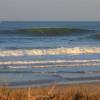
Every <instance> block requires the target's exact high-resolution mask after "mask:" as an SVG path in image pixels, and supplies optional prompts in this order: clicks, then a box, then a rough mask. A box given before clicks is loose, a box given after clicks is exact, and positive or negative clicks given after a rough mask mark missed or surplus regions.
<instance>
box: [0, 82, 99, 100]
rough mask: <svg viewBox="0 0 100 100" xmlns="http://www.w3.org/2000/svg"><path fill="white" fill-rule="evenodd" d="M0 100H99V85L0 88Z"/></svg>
mask: <svg viewBox="0 0 100 100" xmlns="http://www.w3.org/2000/svg"><path fill="white" fill-rule="evenodd" d="M0 100H100V84H99V83H96V84H84V85H83V84H81V85H78V84H77V85H67V86H64V85H62V86H56V85H53V86H49V87H35V88H5V87H1V88H0Z"/></svg>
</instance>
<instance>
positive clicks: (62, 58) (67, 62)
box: [0, 22, 100, 86]
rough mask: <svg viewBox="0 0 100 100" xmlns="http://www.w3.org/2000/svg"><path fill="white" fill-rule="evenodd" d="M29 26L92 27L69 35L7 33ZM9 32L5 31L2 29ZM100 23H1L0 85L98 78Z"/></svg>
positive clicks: (70, 81)
mask: <svg viewBox="0 0 100 100" xmlns="http://www.w3.org/2000/svg"><path fill="white" fill-rule="evenodd" d="M26 28H27V29H28V28H76V29H88V30H95V32H94V31H93V32H92V31H91V32H89V33H84V32H83V33H78V34H79V35H70V36H67V35H66V36H52V37H51V36H45V37H44V36H32V35H30V34H28V33H27V35H25V34H23V33H22V34H17V33H15V32H14V31H13V32H14V33H10V32H11V31H12V30H18V29H26ZM5 30H6V31H8V30H10V31H8V32H9V34H8V32H5V33H4V31H5ZM99 31H100V22H0V84H1V85H10V86H27V85H33V86H37V85H38V86H41V85H48V84H55V83H56V84H69V83H77V82H78V83H79V82H94V81H95V82H97V81H100V40H98V39H94V38H87V36H90V35H93V34H96V33H99Z"/></svg>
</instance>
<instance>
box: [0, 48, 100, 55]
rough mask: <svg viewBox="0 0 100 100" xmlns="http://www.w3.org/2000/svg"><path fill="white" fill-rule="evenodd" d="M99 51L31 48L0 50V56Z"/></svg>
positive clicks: (90, 49) (89, 49) (75, 53)
mask: <svg viewBox="0 0 100 100" xmlns="http://www.w3.org/2000/svg"><path fill="white" fill-rule="evenodd" d="M95 53H100V47H73V48H55V49H32V50H20V49H19V50H0V57H5V56H15V57H16V56H42V55H67V54H73V55H79V54H95Z"/></svg>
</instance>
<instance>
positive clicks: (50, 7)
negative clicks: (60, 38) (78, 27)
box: [0, 0, 100, 21]
mask: <svg viewBox="0 0 100 100" xmlns="http://www.w3.org/2000/svg"><path fill="white" fill-rule="evenodd" d="M0 20H1V21H2V20H15V21H17V20H33V21H44V20H50V21H54V20H55V21H56V20H57V21H63V20H66V21H78V20H79V21H87V20H88V21H95V20H99V21H100V0H0Z"/></svg>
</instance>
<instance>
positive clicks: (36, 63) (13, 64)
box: [0, 59, 100, 68]
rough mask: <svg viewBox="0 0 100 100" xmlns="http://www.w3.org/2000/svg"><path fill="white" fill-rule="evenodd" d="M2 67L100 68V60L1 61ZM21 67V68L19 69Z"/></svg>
mask: <svg viewBox="0 0 100 100" xmlns="http://www.w3.org/2000/svg"><path fill="white" fill-rule="evenodd" d="M0 66H4V67H5V66H8V68H30V67H29V66H31V68H48V67H73V66H100V59H91V60H55V61H54V60H47V61H46V60H45V61H0ZM18 66H19V67H18Z"/></svg>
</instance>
